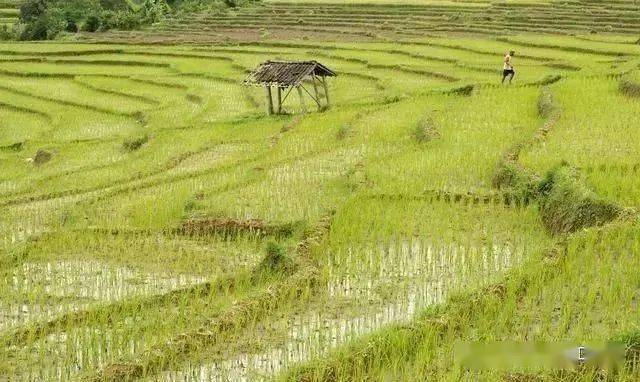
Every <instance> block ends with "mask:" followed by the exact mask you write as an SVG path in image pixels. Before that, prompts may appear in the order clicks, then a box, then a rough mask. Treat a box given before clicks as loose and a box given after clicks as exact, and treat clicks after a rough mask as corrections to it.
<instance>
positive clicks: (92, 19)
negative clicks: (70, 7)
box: [82, 15, 100, 32]
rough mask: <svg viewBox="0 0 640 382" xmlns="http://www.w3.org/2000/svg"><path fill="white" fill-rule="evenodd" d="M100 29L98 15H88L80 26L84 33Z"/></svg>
mask: <svg viewBox="0 0 640 382" xmlns="http://www.w3.org/2000/svg"><path fill="white" fill-rule="evenodd" d="M98 29H100V17H99V16H98V15H90V16H89V17H87V20H86V21H85V23H84V24H83V25H82V30H83V31H85V32H96V31H98Z"/></svg>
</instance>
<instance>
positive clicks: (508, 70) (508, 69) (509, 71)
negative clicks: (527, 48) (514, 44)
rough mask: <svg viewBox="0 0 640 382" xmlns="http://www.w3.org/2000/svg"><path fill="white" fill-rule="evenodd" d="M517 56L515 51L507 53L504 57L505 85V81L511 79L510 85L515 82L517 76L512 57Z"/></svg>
mask: <svg viewBox="0 0 640 382" xmlns="http://www.w3.org/2000/svg"><path fill="white" fill-rule="evenodd" d="M514 54H516V52H514V51H513V50H512V51H510V52H507V53H506V54H505V55H504V65H503V66H502V83H503V84H504V80H505V79H506V78H507V77H509V83H511V80H513V76H515V75H516V71H515V70H513V65H512V64H511V57H512V56H513V55H514Z"/></svg>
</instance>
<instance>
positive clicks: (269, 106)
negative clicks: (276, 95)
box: [265, 85, 273, 115]
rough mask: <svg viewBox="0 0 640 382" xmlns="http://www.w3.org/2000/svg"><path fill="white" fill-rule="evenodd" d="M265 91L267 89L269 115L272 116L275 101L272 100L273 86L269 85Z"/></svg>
mask: <svg viewBox="0 0 640 382" xmlns="http://www.w3.org/2000/svg"><path fill="white" fill-rule="evenodd" d="M265 89H267V113H268V114H269V115H272V114H273V99H272V98H271V86H270V85H267V86H266V88H265Z"/></svg>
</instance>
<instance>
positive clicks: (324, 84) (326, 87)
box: [322, 77, 331, 107]
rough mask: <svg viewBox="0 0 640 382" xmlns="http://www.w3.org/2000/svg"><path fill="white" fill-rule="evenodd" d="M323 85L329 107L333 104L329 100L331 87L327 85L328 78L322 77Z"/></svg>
mask: <svg viewBox="0 0 640 382" xmlns="http://www.w3.org/2000/svg"><path fill="white" fill-rule="evenodd" d="M322 86H323V87H324V97H325V98H326V99H327V107H329V106H331V102H330V101H329V87H328V86H327V78H326V77H322Z"/></svg>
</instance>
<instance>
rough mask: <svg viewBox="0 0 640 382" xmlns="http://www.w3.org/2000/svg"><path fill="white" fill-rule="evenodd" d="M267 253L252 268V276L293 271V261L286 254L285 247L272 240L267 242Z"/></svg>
mask: <svg viewBox="0 0 640 382" xmlns="http://www.w3.org/2000/svg"><path fill="white" fill-rule="evenodd" d="M266 252H267V254H266V255H265V257H264V258H263V259H262V261H261V262H260V264H258V266H257V267H256V268H255V269H254V271H253V275H254V276H262V277H264V276H271V275H278V274H285V273H289V272H291V271H293V269H294V263H293V261H291V259H290V258H289V257H288V256H287V251H286V249H285V248H284V247H283V246H282V245H280V244H278V243H276V242H274V241H270V242H269V243H267V248H266Z"/></svg>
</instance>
